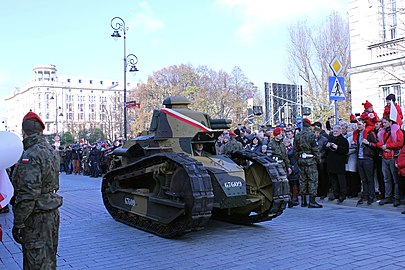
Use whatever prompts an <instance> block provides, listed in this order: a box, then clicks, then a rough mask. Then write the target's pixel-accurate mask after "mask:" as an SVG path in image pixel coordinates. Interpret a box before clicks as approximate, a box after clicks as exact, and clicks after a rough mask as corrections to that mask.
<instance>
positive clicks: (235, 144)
mask: <svg viewBox="0 0 405 270" xmlns="http://www.w3.org/2000/svg"><path fill="white" fill-rule="evenodd" d="M238 150H243V144H242V143H241V142H239V141H237V140H236V133H235V132H233V131H231V132H229V141H228V142H227V143H226V144H225V145H224V152H223V154H224V155H228V154H230V153H232V152H235V151H238Z"/></svg>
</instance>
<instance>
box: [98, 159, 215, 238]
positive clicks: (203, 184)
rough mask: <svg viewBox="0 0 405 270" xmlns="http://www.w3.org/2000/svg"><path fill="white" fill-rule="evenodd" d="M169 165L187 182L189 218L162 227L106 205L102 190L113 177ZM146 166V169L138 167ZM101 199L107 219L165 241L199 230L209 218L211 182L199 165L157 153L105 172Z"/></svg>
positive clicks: (211, 204)
mask: <svg viewBox="0 0 405 270" xmlns="http://www.w3.org/2000/svg"><path fill="white" fill-rule="evenodd" d="M166 161H170V162H172V163H174V164H176V166H178V167H182V168H183V169H184V170H185V171H186V173H187V174H188V177H189V179H190V184H191V189H192V194H193V198H194V203H193V207H192V211H191V214H190V215H183V216H181V217H180V218H178V219H176V220H175V221H173V222H172V223H170V224H162V223H159V222H157V221H154V220H152V219H149V218H147V217H144V216H140V215H136V214H133V213H130V212H127V211H123V210H121V209H117V208H115V207H113V206H112V205H111V204H110V203H109V201H108V197H107V196H108V195H107V194H106V189H108V185H109V183H111V182H112V181H114V178H115V177H116V176H121V175H125V174H127V173H134V172H137V171H139V172H140V171H142V170H143V169H144V168H145V167H150V166H153V165H157V164H160V163H163V162H166ZM142 164H147V165H142ZM101 191H102V195H103V196H102V197H103V202H104V205H105V207H106V208H107V210H108V212H109V213H110V214H111V216H112V217H113V218H114V219H116V220H117V221H120V222H122V223H125V224H127V225H130V226H132V227H135V228H138V229H141V230H144V231H147V232H150V233H153V234H156V235H158V236H161V237H165V238H173V237H176V236H180V235H183V234H185V233H187V232H190V231H194V230H198V229H202V228H203V226H204V225H205V224H206V223H207V222H208V220H209V219H210V218H211V211H212V207H213V201H214V194H213V189H212V184H211V178H210V176H209V175H208V173H207V170H206V169H205V168H204V167H203V166H202V164H201V163H200V162H197V161H196V160H195V159H192V158H191V157H189V156H187V155H185V154H182V153H159V154H155V155H152V156H148V157H145V158H142V159H140V160H138V161H136V162H134V163H132V164H129V165H127V166H124V167H120V168H117V169H114V170H112V171H110V172H108V173H107V174H106V175H105V176H104V178H103V182H102V187H101Z"/></svg>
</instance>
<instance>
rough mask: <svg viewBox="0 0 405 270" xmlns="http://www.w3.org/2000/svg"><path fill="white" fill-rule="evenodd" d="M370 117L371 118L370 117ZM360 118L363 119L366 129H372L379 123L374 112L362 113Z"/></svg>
mask: <svg viewBox="0 0 405 270" xmlns="http://www.w3.org/2000/svg"><path fill="white" fill-rule="evenodd" d="M370 115H371V116H372V117H370ZM360 117H361V118H363V119H364V120H366V127H371V126H372V127H374V126H375V124H376V123H377V122H379V121H380V119H379V118H378V115H377V114H376V113H375V112H374V111H372V112H368V111H364V112H363V113H362V114H361V116H360Z"/></svg>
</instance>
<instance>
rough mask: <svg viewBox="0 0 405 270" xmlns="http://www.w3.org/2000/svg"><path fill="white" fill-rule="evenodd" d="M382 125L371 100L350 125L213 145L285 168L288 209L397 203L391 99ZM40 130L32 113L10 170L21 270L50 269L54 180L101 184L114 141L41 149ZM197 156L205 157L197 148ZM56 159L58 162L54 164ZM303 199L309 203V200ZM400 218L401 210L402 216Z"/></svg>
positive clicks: (313, 126)
mask: <svg viewBox="0 0 405 270" xmlns="http://www.w3.org/2000/svg"><path fill="white" fill-rule="evenodd" d="M386 100H387V104H386V106H385V108H384V112H383V114H382V119H381V120H380V118H379V117H378V114H377V113H376V112H374V110H373V106H372V104H371V103H370V102H369V101H366V102H365V103H363V105H364V112H363V113H362V114H361V115H360V116H359V117H355V116H354V115H352V116H351V117H350V121H349V122H345V121H339V123H338V124H336V125H334V126H333V127H331V125H330V123H329V121H327V122H326V123H325V129H324V128H323V124H322V123H321V122H318V121H317V122H314V123H311V121H310V120H309V119H307V118H305V119H302V118H299V119H297V120H298V121H297V124H296V125H295V126H293V125H292V124H289V125H287V126H284V125H281V124H280V125H278V126H277V127H275V128H268V127H265V126H263V127H262V128H261V129H260V130H257V131H251V130H249V129H248V128H246V127H244V126H242V125H239V126H238V128H236V129H235V130H234V131H224V133H223V134H222V135H221V136H220V138H219V139H218V141H217V143H216V150H217V153H218V154H225V155H226V154H228V153H230V152H232V151H236V150H242V149H249V150H251V151H257V152H261V153H263V154H265V155H268V156H269V157H271V158H272V159H274V160H275V162H278V163H280V165H281V166H282V167H283V168H284V170H285V172H286V175H287V178H288V180H289V184H290V193H291V200H290V201H289V204H288V206H289V207H294V206H297V205H299V202H300V203H301V207H308V208H322V207H323V206H322V205H321V204H320V203H319V201H316V198H317V197H320V199H325V198H328V200H330V201H334V200H337V202H338V203H343V202H344V201H345V200H346V198H347V197H357V196H359V199H358V204H367V205H371V204H373V203H375V202H376V201H377V200H379V201H378V203H379V204H380V205H384V204H393V206H394V207H397V206H399V205H400V204H401V198H402V196H403V195H404V194H405V190H404V187H405V185H404V183H405V179H404V177H405V147H404V131H403V130H402V129H401V127H402V124H403V122H402V119H403V115H402V111H401V108H400V106H398V104H396V103H395V95H393V94H390V95H388V96H387V98H386ZM44 129H45V124H44V123H43V122H42V120H41V118H40V117H39V116H38V115H37V114H35V113H33V112H29V113H27V114H26V115H25V116H24V118H23V121H22V131H23V147H24V151H23V154H22V156H21V158H20V160H19V161H18V163H17V164H16V165H15V166H14V169H13V170H11V171H10V175H11V181H12V185H13V188H14V196H13V200H12V201H10V204H11V205H12V207H13V213H14V221H13V228H12V236H13V238H14V240H15V241H16V242H17V243H18V244H21V245H22V251H23V266H24V269H56V259H57V257H56V254H57V249H58V232H59V223H60V215H59V207H60V206H61V205H62V204H63V198H62V197H61V196H59V195H58V190H59V173H60V172H65V173H66V174H76V175H77V174H81V173H82V174H84V175H89V176H91V177H99V176H101V175H102V174H103V173H105V172H107V171H108V168H109V165H108V164H109V163H110V162H109V161H110V160H109V155H108V153H111V152H112V151H113V150H114V149H115V148H117V147H119V146H120V141H114V142H113V143H110V142H109V141H106V142H103V141H101V140H99V141H98V142H97V143H94V144H92V145H89V144H86V143H75V144H73V145H68V146H66V147H61V148H59V149H56V150H58V151H55V149H53V148H52V147H51V146H50V145H49V143H48V142H47V140H46V138H45V136H44V134H43V130H44ZM194 153H195V154H196V155H204V151H203V145H202V144H200V143H196V144H195V147H194ZM58 155H59V156H60V160H61V161H60V162H58V158H57V157H58ZM307 196H309V197H307ZM299 198H300V199H299ZM402 214H405V211H404V212H402Z"/></svg>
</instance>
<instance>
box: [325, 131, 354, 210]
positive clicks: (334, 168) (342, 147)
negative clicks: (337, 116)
mask: <svg viewBox="0 0 405 270" xmlns="http://www.w3.org/2000/svg"><path fill="white" fill-rule="evenodd" d="M326 150H327V152H328V156H327V164H326V166H327V170H328V175H329V180H330V182H331V184H332V190H333V196H332V197H330V198H329V200H331V201H333V200H334V199H338V203H342V202H343V201H344V200H345V199H346V193H347V183H346V177H345V172H346V169H345V165H346V160H347V153H348V152H349V142H348V141H347V139H346V138H345V137H343V135H342V127H341V126H339V125H336V126H334V127H333V129H332V134H331V135H329V138H328V143H327V144H326Z"/></svg>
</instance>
